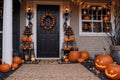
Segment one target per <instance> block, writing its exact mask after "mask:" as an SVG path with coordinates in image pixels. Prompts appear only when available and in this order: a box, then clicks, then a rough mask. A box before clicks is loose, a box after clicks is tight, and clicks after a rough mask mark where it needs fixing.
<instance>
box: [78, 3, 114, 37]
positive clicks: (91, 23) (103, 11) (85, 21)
mask: <svg viewBox="0 0 120 80" xmlns="http://www.w3.org/2000/svg"><path fill="white" fill-rule="evenodd" d="M79 27H80V35H84V36H89V35H90V36H105V33H106V32H109V31H110V30H111V29H112V25H111V7H108V6H106V5H103V4H95V3H94V4H91V3H89V4H84V5H83V6H80V20H79Z"/></svg>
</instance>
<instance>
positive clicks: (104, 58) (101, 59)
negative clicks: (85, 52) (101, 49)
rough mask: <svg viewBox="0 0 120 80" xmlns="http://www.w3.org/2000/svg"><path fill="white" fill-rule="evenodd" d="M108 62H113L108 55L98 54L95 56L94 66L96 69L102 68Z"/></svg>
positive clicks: (105, 66)
mask: <svg viewBox="0 0 120 80" xmlns="http://www.w3.org/2000/svg"><path fill="white" fill-rule="evenodd" d="M109 64H113V59H112V57H111V56H109V55H98V56H97V57H96V58H95V67H96V68H97V69H98V70H104V69H105V68H107V66H108V65H109Z"/></svg>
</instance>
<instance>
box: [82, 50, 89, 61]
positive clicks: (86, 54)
mask: <svg viewBox="0 0 120 80" xmlns="http://www.w3.org/2000/svg"><path fill="white" fill-rule="evenodd" d="M80 57H81V58H83V59H85V60H86V59H88V58H89V53H88V51H81V52H80Z"/></svg>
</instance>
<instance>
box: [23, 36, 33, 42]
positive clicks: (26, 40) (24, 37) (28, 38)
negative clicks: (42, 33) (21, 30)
mask: <svg viewBox="0 0 120 80" xmlns="http://www.w3.org/2000/svg"><path fill="white" fill-rule="evenodd" d="M21 40H22V42H32V37H28V36H26V35H24V36H22V39H21Z"/></svg>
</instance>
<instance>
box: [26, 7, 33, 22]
mask: <svg viewBox="0 0 120 80" xmlns="http://www.w3.org/2000/svg"><path fill="white" fill-rule="evenodd" d="M26 17H27V19H28V20H31V19H32V18H33V12H32V9H31V8H30V7H28V8H27V12H26Z"/></svg>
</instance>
